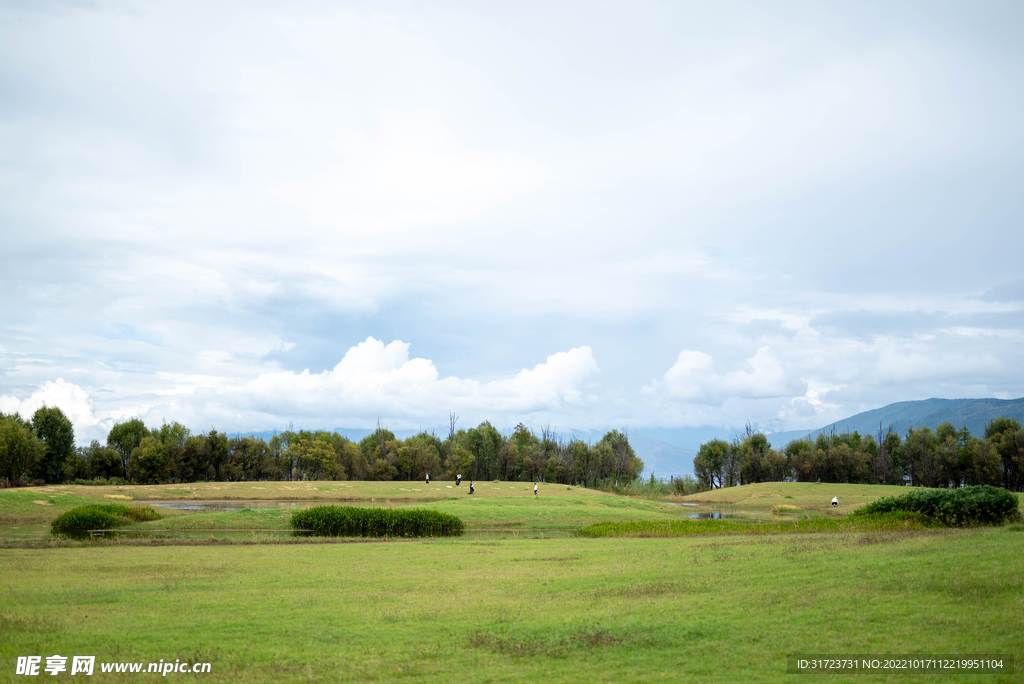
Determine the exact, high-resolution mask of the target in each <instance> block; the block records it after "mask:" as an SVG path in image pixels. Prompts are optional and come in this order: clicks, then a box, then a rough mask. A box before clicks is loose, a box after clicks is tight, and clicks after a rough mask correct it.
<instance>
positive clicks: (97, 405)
mask: <svg viewBox="0 0 1024 684" xmlns="http://www.w3.org/2000/svg"><path fill="white" fill-rule="evenodd" d="M1022 121H1024V4H1021V3H1019V2H1005V3H986V2H960V3H941V2H935V1H934V0H928V1H927V2H921V3H912V2H900V3H893V2H888V1H885V2H879V3H870V2H858V3H849V2H848V3H835V4H828V3H821V2H808V3H784V2H772V3H767V2H751V3H728V2H722V3H708V2H692V3H687V2H678V1H673V2H664V3H643V2H618V3H598V2H593V1H592V0H587V1H586V2H578V3H574V2H551V1H550V0H548V1H546V2H536V3H530V2H514V3H509V2H504V3H498V2H495V3H481V2H466V3H456V2H451V3H444V2H439V3H420V2H409V3H398V2H377V3H339V2H331V3H319V2H288V3H285V2H276V3H271V2H253V1H251V0H247V1H246V2H238V3H233V2H216V3H211V2H196V3H188V2H163V3H146V2H132V1H129V0H123V1H116V2H95V3H90V2H84V1H83V2H67V3H46V2H37V1H33V2H23V3H18V2H7V3H4V4H3V5H2V6H0V237H2V241H0V242H2V244H0V294H2V299H0V307H2V310H0V312H2V317H0V411H4V412H11V411H15V410H17V411H21V412H22V413H23V414H30V413H31V412H32V411H33V410H34V409H35V408H36V407H37V406H39V405H40V404H42V403H43V402H47V403H48V404H50V405H53V404H56V405H58V406H60V407H61V408H63V409H64V410H65V412H67V413H68V414H69V416H70V417H71V418H72V419H73V420H74V421H75V424H76V431H77V434H78V437H79V441H80V442H81V441H82V440H83V439H89V438H93V437H100V438H102V437H103V435H105V433H106V430H107V429H108V428H109V425H110V424H111V423H112V422H113V421H115V420H118V419H122V418H125V417H129V416H141V417H143V418H144V419H145V420H146V422H147V424H150V425H159V424H160V422H161V421H162V420H167V421H171V420H178V421H181V422H183V423H185V424H186V425H188V426H190V427H191V428H193V430H208V429H209V428H210V427H214V426H215V427H217V428H218V429H220V430H227V431H231V430H241V429H256V430H261V429H274V428H283V427H285V426H286V425H287V424H288V423H289V422H293V423H294V424H295V426H296V427H299V426H303V427H307V428H312V427H327V428H332V427H353V428H354V427H367V426H369V425H371V424H373V423H375V422H376V420H377V418H378V416H380V417H381V418H382V420H383V421H384V422H385V423H387V424H388V425H389V426H391V427H392V428H416V427H418V426H421V425H422V426H425V427H426V426H430V427H433V426H435V425H439V424H442V423H444V422H445V420H446V418H447V412H448V409H450V408H451V409H454V410H455V411H456V412H457V413H458V414H459V415H460V416H462V420H461V424H466V425H469V424H475V423H476V422H478V421H480V420H484V419H490V420H491V421H492V422H493V423H495V424H496V425H497V426H499V427H508V426H510V425H514V424H515V423H517V422H519V421H520V420H522V421H523V422H525V423H527V424H528V425H533V426H534V427H539V426H540V425H543V424H545V423H550V424H552V425H554V426H556V427H557V428H560V429H568V428H579V429H591V428H592V429H604V428H607V427H623V426H626V427H632V428H642V427H644V426H646V427H654V426H658V427H695V426H705V425H707V426H725V427H735V426H740V425H742V424H743V423H744V422H745V421H748V420H749V421H751V422H752V423H754V424H755V425H757V426H760V427H762V428H763V429H766V430H781V429H796V428H811V427H818V426H821V425H824V424H826V423H827V422H829V421H831V420H835V419H838V418H842V417H844V416H847V415H850V414H853V413H856V412H858V411H861V410H865V409H869V408H875V407H878V406H881V405H884V404H888V403H891V402H895V401H903V400H910V399H921V398H927V397H933V396H938V397H990V396H995V397H1001V398H1010V397H1018V396H1021V395H1024V363H1022V362H1024V345H1022V342H1024V249H1022V248H1024V229H1022V221H1021V216H1022V209H1024V192H1022V188H1024V174H1022V171H1024V149H1022V147H1024V140H1022V130H1024V127H1022V124H1021V122H1022Z"/></svg>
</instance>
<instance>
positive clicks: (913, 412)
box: [768, 398, 1024, 448]
mask: <svg viewBox="0 0 1024 684" xmlns="http://www.w3.org/2000/svg"><path fill="white" fill-rule="evenodd" d="M1002 416H1006V417H1008V418H1016V419H1017V420H1019V421H1021V422H1024V398H1021V399H923V400H921V401H901V402H897V403H895V404H889V405H888V406H883V407H882V408H878V409H873V410H871V411H865V412H864V413H858V414H857V415H855V416H850V417H849V418H844V419H843V420H837V421H836V422H835V423H830V424H829V425H826V426H824V427H820V428H817V429H814V430H789V431H786V432H776V433H773V434H770V435H768V441H769V442H771V444H772V446H773V447H775V448H780V447H783V446H785V445H786V444H788V443H789V442H790V441H792V440H794V439H800V438H802V437H807V436H810V437H811V438H812V439H813V438H815V437H817V436H818V435H819V434H821V433H823V432H830V431H831V430H832V429H833V427H834V428H835V431H836V432H837V433H838V432H854V431H856V432H859V433H860V434H862V435H864V434H870V435H877V434H878V426H879V425H881V426H882V430H883V431H885V430H887V429H888V428H889V425H890V424H892V425H893V426H894V428H895V430H896V432H898V433H899V434H900V436H903V435H905V434H906V433H907V430H909V429H910V428H912V427H914V428H917V427H922V426H925V425H927V426H928V427H930V428H932V429H934V428H936V427H937V426H939V425H940V424H942V423H952V424H953V425H955V426H956V427H957V428H960V427H963V426H965V425H966V426H967V429H968V430H970V432H971V434H972V435H975V436H976V437H981V436H983V435H984V434H985V426H986V425H988V423H989V422H990V421H992V420H993V419H995V418H1000V417H1002Z"/></svg>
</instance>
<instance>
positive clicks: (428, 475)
mask: <svg viewBox="0 0 1024 684" xmlns="http://www.w3.org/2000/svg"><path fill="white" fill-rule="evenodd" d="M427 484H430V473H427Z"/></svg>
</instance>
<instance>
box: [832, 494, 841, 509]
mask: <svg viewBox="0 0 1024 684" xmlns="http://www.w3.org/2000/svg"><path fill="white" fill-rule="evenodd" d="M838 505H839V497H837V496H833V497H832V508H835V507H836V506H838Z"/></svg>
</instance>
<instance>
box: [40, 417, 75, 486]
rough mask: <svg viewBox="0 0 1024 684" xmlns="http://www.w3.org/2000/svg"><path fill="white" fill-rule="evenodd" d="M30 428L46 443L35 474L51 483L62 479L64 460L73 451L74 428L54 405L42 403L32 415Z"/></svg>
mask: <svg viewBox="0 0 1024 684" xmlns="http://www.w3.org/2000/svg"><path fill="white" fill-rule="evenodd" d="M32 429H33V430H34V431H35V433H36V436H37V437H38V438H39V439H40V440H41V441H42V442H43V444H45V445H46V453H45V454H43V457H42V458H41V459H39V461H37V462H36V467H35V476H36V477H38V478H40V479H42V480H46V481H47V482H49V483H51V484H55V483H57V482H63V481H64V462H65V461H66V460H68V459H69V458H70V457H71V456H72V455H73V454H74V452H75V428H74V427H73V426H72V425H71V421H70V420H68V417H67V416H66V415H64V412H63V411H61V410H60V409H59V408H57V407H56V406H49V407H48V406H45V405H43V406H42V407H40V408H39V409H37V410H36V412H35V413H34V414H33V415H32Z"/></svg>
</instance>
